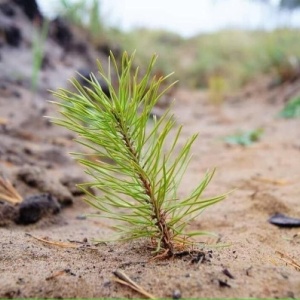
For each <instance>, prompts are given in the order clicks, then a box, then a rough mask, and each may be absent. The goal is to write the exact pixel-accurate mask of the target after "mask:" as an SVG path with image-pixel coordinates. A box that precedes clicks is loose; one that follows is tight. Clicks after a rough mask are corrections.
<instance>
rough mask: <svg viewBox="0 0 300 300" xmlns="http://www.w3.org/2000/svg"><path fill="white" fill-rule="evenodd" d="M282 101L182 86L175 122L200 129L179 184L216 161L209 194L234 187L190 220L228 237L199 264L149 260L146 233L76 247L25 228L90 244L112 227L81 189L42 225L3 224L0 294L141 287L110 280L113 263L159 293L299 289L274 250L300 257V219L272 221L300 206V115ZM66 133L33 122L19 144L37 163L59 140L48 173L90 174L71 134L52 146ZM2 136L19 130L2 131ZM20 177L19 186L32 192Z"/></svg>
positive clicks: (290, 292) (289, 293)
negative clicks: (233, 141)
mask: <svg viewBox="0 0 300 300" xmlns="http://www.w3.org/2000/svg"><path fill="white" fill-rule="evenodd" d="M12 101H13V100H12ZM2 105H3V103H2ZM2 107H3V106H2ZM280 108H281V104H276V103H269V102H268V101H266V99H263V97H262V96H261V94H260V93H259V94H258V95H253V96H252V97H250V98H248V99H243V97H242V96H241V97H240V98H235V100H231V101H228V102H226V103H225V104H224V105H223V107H222V108H221V109H220V110H217V109H216V108H215V107H213V106H212V105H211V104H209V103H208V102H207V100H206V98H205V94H203V93H201V92H191V91H185V90H179V91H178V92H177V94H176V102H175V105H174V109H173V111H174V113H175V116H176V119H177V122H178V124H180V123H181V124H183V125H184V131H183V135H182V140H184V139H185V138H186V137H188V136H190V135H191V134H192V133H195V132H199V138H198V139H197V141H196V143H195V145H194V147H193V153H194V156H193V159H192V162H191V166H190V168H189V170H188V172H187V174H186V176H185V178H184V184H183V187H182V188H181V190H180V193H182V194H186V193H187V191H188V190H189V189H190V188H192V187H193V186H194V185H195V184H196V183H197V181H198V180H200V179H201V176H203V174H204V173H205V171H206V170H207V169H208V168H212V167H216V168H217V173H216V176H215V177H214V179H213V180H212V182H211V184H210V186H209V189H208V191H207V194H208V195H212V194H219V193H223V192H227V191H232V193H231V194H230V195H229V196H228V198H227V199H226V200H225V201H223V202H221V203H219V204H217V205H215V206H213V207H211V208H209V209H207V210H206V211H205V212H204V213H203V214H202V215H201V216H200V217H199V218H198V219H197V220H196V221H195V222H193V224H192V228H193V229H198V230H199V229H200V230H209V231H213V232H215V233H217V234H218V235H219V243H221V244H228V245H227V246H226V247H216V240H215V239H212V238H208V239H207V242H208V246H207V247H206V248H205V249H204V250H205V251H209V250H212V253H211V254H209V253H208V252H207V255H206V257H207V260H205V261H204V262H202V263H198V264H197V263H196V264H193V263H191V259H190V258H189V257H184V258H183V259H170V260H162V261H160V260H157V261H150V258H151V254H150V252H149V250H148V249H147V242H146V241H142V240H141V241H136V242H129V243H115V244H108V245H98V246H90V247H88V246H81V247H80V248H78V249H72V248H62V247H59V246H55V245H51V244H45V243H43V242H40V241H37V240H35V239H34V238H32V237H31V236H28V235H26V233H30V234H32V235H33V236H35V237H42V238H43V237H47V238H48V239H50V240H55V241H64V242H67V241H70V240H71V241H81V242H82V241H83V240H84V239H87V243H86V244H87V245H90V243H91V242H92V239H93V238H103V237H107V236H109V235H110V234H111V233H112V232H111V230H110V229H109V227H108V226H106V225H105V222H103V220H100V219H99V220H98V219H94V218H93V219H82V218H81V216H82V214H85V213H87V212H91V211H92V210H91V208H89V207H88V206H86V205H85V204H84V203H83V202H82V201H81V200H80V197H79V198H78V197H77V198H74V199H73V200H74V204H73V205H72V206H70V207H67V208H65V209H63V211H62V213H61V214H59V215H57V216H54V217H52V218H45V219H43V220H41V221H40V222H38V223H37V224H35V225H28V226H17V225H14V224H8V225H7V226H5V227H2V228H0V232H1V246H0V247H1V251H0V269H1V274H2V276H1V281H0V296H1V297H139V296H140V295H139V294H138V293H136V292H134V291H132V290H130V289H129V288H127V287H124V286H122V285H120V284H119V283H116V282H114V281H113V278H114V276H113V274H112V272H113V271H115V270H117V269H121V270H123V271H124V272H125V273H126V274H127V275H129V276H130V277H131V278H132V279H134V280H135V281H136V282H137V283H138V284H140V285H141V286H142V287H144V288H145V289H146V290H147V291H148V292H150V293H152V294H153V295H154V296H156V297H172V296H174V295H175V296H178V293H179V292H180V295H181V296H182V297H187V298H188V297H300V277H299V272H298V271H296V270H295V269H294V268H293V267H291V266H290V265H286V264H285V263H284V262H282V261H280V260H279V259H278V256H277V255H276V254H275V251H276V250H277V251H281V252H284V253H286V254H288V255H290V256H292V257H294V258H296V259H297V258H298V257H299V243H300V238H299V236H300V232H299V229H279V228H277V227H275V226H273V225H270V224H269V223H268V222H267V220H268V218H269V217H270V216H271V215H272V214H274V213H276V212H281V213H285V214H288V215H290V216H294V217H297V216H298V217H299V215H300V208H299V191H300V188H299V169H300V160H299V153H300V152H299V151H300V144H299V129H298V128H299V120H283V119H278V118H276V117H275V116H276V114H277V112H278V111H279V110H280ZM2 111H4V110H2ZM31 119H32V118H31ZM41 120H42V121H41V122H45V120H43V119H41ZM32 126H34V125H32ZM257 127H263V128H264V135H263V136H262V139H261V141H260V142H258V143H256V144H253V145H252V146H250V147H247V148H243V147H240V146H230V147H229V146H227V145H226V144H225V143H224V142H223V140H222V138H223V137H224V136H226V135H228V134H231V133H234V132H235V131H236V130H238V129H244V130H247V129H248V130H249V129H253V128H257ZM23 130H25V129H24V127H23ZM41 132H43V131H41ZM50 132H52V133H51V134H50ZM59 134H61V136H60V135H59ZM66 134H67V133H66V132H64V131H62V130H61V129H60V128H56V127H54V128H53V127H52V126H51V127H50V128H49V129H48V137H45V134H43V135H42V136H43V137H41V134H38V133H35V132H33V131H31V135H32V136H31V141H28V140H27V138H25V139H23V141H21V142H20V140H19V139H18V146H17V147H18V148H22V149H24V147H25V146H27V148H30V147H31V149H32V148H34V150H32V151H33V153H34V154H33V160H34V158H36V159H37V160H38V161H39V162H37V164H38V165H40V166H41V165H42V163H41V159H38V158H37V157H39V156H38V154H37V153H39V155H40V156H42V155H41V154H40V153H43V151H45V149H43V147H44V148H45V147H46V146H47V145H48V146H49V145H50V144H51V145H52V146H51V147H56V148H55V149H56V150H57V149H58V148H57V147H59V153H60V154H59V155H60V156H62V157H66V160H64V159H62V160H61V161H57V159H58V158H57V157H58V155H56V156H55V159H54V161H52V162H51V164H52V167H51V168H50V169H48V171H47V173H49V174H52V176H54V174H56V175H55V176H58V177H61V178H62V177H63V176H65V175H66V174H70V173H72V174H80V175H81V176H83V175H82V174H83V172H82V169H81V168H80V167H79V166H77V165H76V164H75V163H74V162H73V161H72V160H70V159H68V158H67V157H68V154H67V152H68V151H69V150H70V149H72V148H73V147H75V146H74V145H73V143H72V142H70V141H69V142H68V143H67V142H65V143H63V142H61V144H60V145H59V146H57V145H55V146H53V139H51V138H50V137H49V136H51V135H54V136H55V137H56V139H59V140H60V141H64V140H66V138H65V136H66ZM2 137H4V138H7V139H16V138H13V137H10V136H9V135H7V136H5V134H4V136H3V134H2ZM46 140H48V141H51V143H50V142H48V144H47V142H46ZM33 141H35V142H33ZM51 147H50V148H51ZM52 150H53V148H52ZM1 165H2V166H3V167H4V168H5V170H6V172H8V173H10V174H15V173H14V171H13V170H17V169H18V168H22V167H23V166H21V165H22V164H21V163H20V164H19V166H16V165H18V164H17V163H12V162H10V163H8V162H3V160H1ZM11 176H12V177H13V175H11ZM18 182H19V181H15V183H16V186H17V188H18V190H19V191H20V193H21V194H22V195H26V193H27V195H28V194H31V193H32V190H30V189H28V187H26V185H25V184H23V185H22V184H21V183H20V184H19V185H18ZM64 270H67V271H66V272H65V271H64ZM224 270H228V271H229V273H230V274H231V275H232V277H233V278H230V277H228V275H226V274H224V272H225V273H226V271H224ZM51 276H54V277H53V278H52V277H51ZM49 277H50V278H49ZM174 293H175V294H174Z"/></svg>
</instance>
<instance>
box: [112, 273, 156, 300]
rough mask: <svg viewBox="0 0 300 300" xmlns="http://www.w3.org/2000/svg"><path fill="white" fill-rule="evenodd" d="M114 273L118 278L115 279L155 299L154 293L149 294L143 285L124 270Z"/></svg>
mask: <svg viewBox="0 0 300 300" xmlns="http://www.w3.org/2000/svg"><path fill="white" fill-rule="evenodd" d="M113 274H114V275H115V276H116V277H117V278H116V279H114V281H116V282H119V283H121V284H123V285H126V286H128V287H130V288H131V289H133V290H135V291H136V292H138V293H140V294H141V295H144V296H145V297H147V298H148V299H155V297H154V296H153V295H151V294H149V293H148V292H147V291H145V290H144V289H143V288H142V287H140V286H139V285H137V284H136V283H135V282H134V281H132V280H131V279H130V278H129V277H128V276H127V275H126V274H125V273H124V272H123V271H121V270H117V271H114V272H113Z"/></svg>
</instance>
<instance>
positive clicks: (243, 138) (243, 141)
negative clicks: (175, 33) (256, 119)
mask: <svg viewBox="0 0 300 300" xmlns="http://www.w3.org/2000/svg"><path fill="white" fill-rule="evenodd" d="M263 132H264V130H263V129H262V128H258V129H255V130H251V131H246V132H238V133H237V134H235V135H230V136H228V137H226V138H225V142H226V143H227V144H230V145H241V146H250V145H251V144H253V143H255V142H257V141H258V140H259V139H260V137H261V135H262V134H263Z"/></svg>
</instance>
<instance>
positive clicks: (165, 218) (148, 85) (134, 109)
mask: <svg viewBox="0 0 300 300" xmlns="http://www.w3.org/2000/svg"><path fill="white" fill-rule="evenodd" d="M155 60H156V56H153V58H152V60H151V61H150V63H149V66H148V68H147V70H146V72H145V74H144V75H143V76H141V75H140V74H139V69H138V68H137V69H134V68H133V55H132V56H128V55H127V53H124V54H123V56H122V61H121V63H120V66H118V63H117V62H116V60H115V58H114V56H113V55H112V54H111V55H110V58H109V69H108V72H107V73H108V75H105V72H104V70H103V68H102V65H101V63H100V62H98V68H99V73H100V76H101V78H102V79H103V81H104V82H105V83H106V84H107V86H108V88H109V94H110V96H107V95H106V94H105V93H104V92H103V91H102V88H101V86H100V84H99V81H98V80H97V79H96V77H95V76H94V75H91V78H90V80H88V86H89V87H84V86H82V85H81V84H80V83H79V82H78V81H77V80H75V79H73V80H72V83H73V85H74V87H75V89H76V92H75V93H74V92H70V91H68V90H64V89H60V90H58V91H57V92H55V93H54V95H55V96H56V97H57V98H60V99H61V100H63V101H61V102H57V104H58V106H59V107H60V112H61V114H62V115H63V116H64V118H62V119H59V120H56V121H55V122H56V123H57V124H59V125H62V126H64V127H66V128H68V129H70V130H72V131H74V132H75V133H76V134H77V136H78V138H77V142H79V143H80V144H82V145H84V146H86V147H87V148H89V149H90V150H89V153H88V154H84V153H75V156H76V159H77V160H78V161H79V162H80V163H81V164H83V165H84V166H85V167H86V172H87V173H88V174H89V175H90V176H91V177H92V178H93V180H92V182H89V183H84V184H82V185H81V188H82V189H84V190H85V191H86V193H87V194H88V199H87V202H88V203H90V204H91V205H93V206H94V207H96V208H97V209H99V210H100V211H101V212H102V213H101V214H100V216H101V217H106V218H110V219H113V220H116V222H115V223H116V225H115V226H114V228H115V229H116V230H117V231H118V233H119V234H120V235H118V239H119V240H130V239H137V238H150V239H151V240H152V241H154V242H155V246H156V252H157V253H158V252H164V253H166V254H167V255H169V256H172V255H174V254H175V252H176V249H177V247H178V246H179V245H186V244H190V243H193V242H192V240H193V237H194V236H195V235H198V234H201V232H186V231H185V229H186V227H187V225H188V224H189V223H190V222H191V220H193V219H194V218H195V217H196V216H197V215H199V214H200V213H201V212H202V211H203V209H204V208H206V207H207V206H209V205H212V204H214V203H217V202H219V201H220V200H222V199H224V198H225V195H220V196H216V197H213V198H209V199H202V198H201V195H202V193H203V191H204V190H205V188H206V187H207V185H208V183H209V182H210V180H211V179H212V176H213V174H214V171H212V172H208V173H207V174H206V175H205V177H204V179H203V180H202V182H200V184H199V185H198V186H196V187H195V188H194V190H193V191H192V192H191V194H190V195H188V196H187V197H186V198H184V199H179V197H178V187H179V185H180V182H181V179H182V175H183V173H184V171H185V170H186V167H187V165H188V162H189V159H190V150H191V146H192V144H193V142H194V141H195V139H196V137H197V135H193V136H192V137H191V138H190V139H188V140H187V141H186V142H185V144H184V145H183V146H182V147H181V149H179V150H178V148H179V147H178V141H179V137H180V134H181V131H182V127H181V126H179V127H178V126H176V125H175V121H174V118H173V117H172V115H170V113H169V110H167V111H166V112H165V114H164V115H163V116H162V117H160V118H159V119H157V118H155V117H154V119H153V122H152V121H149V118H150V116H151V112H152V109H153V108H154V106H155V105H156V103H157V101H158V100H159V99H160V97H161V96H162V95H163V94H164V93H165V92H166V90H167V89H168V88H170V87H171V86H172V85H170V86H169V87H167V88H166V89H165V90H163V91H161V89H160V87H161V84H162V83H163V82H164V81H165V80H166V79H167V77H168V76H167V77H160V78H156V77H155V76H152V70H153V66H154V63H155ZM111 68H113V69H114V72H115V73H116V76H117V82H118V85H117V87H116V86H115V85H113V84H112V79H111V77H112V75H111V73H112V70H111ZM171 131H172V133H173V134H174V135H173V136H174V138H173V140H172V141H171V143H170V139H169V138H168V142H167V141H166V140H167V137H168V136H169V135H170V134H171ZM91 154H92V156H93V157H96V158H97V159H96V160H95V159H91V158H90V157H91ZM105 158H109V161H108V160H107V159H105ZM91 187H92V188H96V189H98V190H99V191H100V193H99V195H96V196H94V195H92V194H91V193H89V188H91ZM124 223H125V224H124Z"/></svg>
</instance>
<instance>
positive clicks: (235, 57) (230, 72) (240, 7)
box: [37, 0, 300, 92]
mask: <svg viewBox="0 0 300 300" xmlns="http://www.w3.org/2000/svg"><path fill="white" fill-rule="evenodd" d="M37 2H38V5H39V6H40V10H41V12H42V13H43V14H44V15H45V16H47V17H49V18H52V19H53V18H56V17H57V16H58V15H61V16H64V18H65V19H67V20H68V21H69V22H71V23H73V24H76V26H79V27H83V28H85V29H87V30H88V31H89V33H90V35H91V37H92V39H91V42H92V43H95V44H101V43H108V44H110V45H112V44H113V45H115V46H116V45H118V47H119V48H120V49H125V50H127V51H129V52H132V51H134V50H137V61H138V64H141V65H144V64H145V63H146V62H147V61H148V60H149V57H150V56H151V55H152V54H153V53H157V54H158V55H159V66H158V68H159V72H161V73H164V74H166V73H170V72H173V71H175V73H176V77H177V78H178V79H179V80H180V85H184V86H187V87H189V88H206V87H208V88H209V87H210V88H213V86H215V88H216V89H223V90H224V92H225V90H226V91H228V90H235V89H237V88H240V87H241V86H244V85H245V84H247V83H248V82H249V81H251V80H253V79H255V78H257V76H259V75H262V74H267V73H268V74H271V76H273V77H272V78H273V80H274V83H275V82H280V81H284V80H286V78H283V77H284V76H294V75H295V74H294V73H295V72H298V67H299V61H298V60H299V56H300V42H299V35H298V33H299V30H298V28H299V26H300V9H299V8H300V1H296V0H201V1H197V0H187V1H175V2H174V1H171V0H164V1H159V0H153V1H148V2H144V1H143V2H141V1H138V0H99V1H97V0H90V1H76V0H53V1H46V0H38V1H37ZM111 48H112V47H111ZM290 73H293V74H290Z"/></svg>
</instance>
